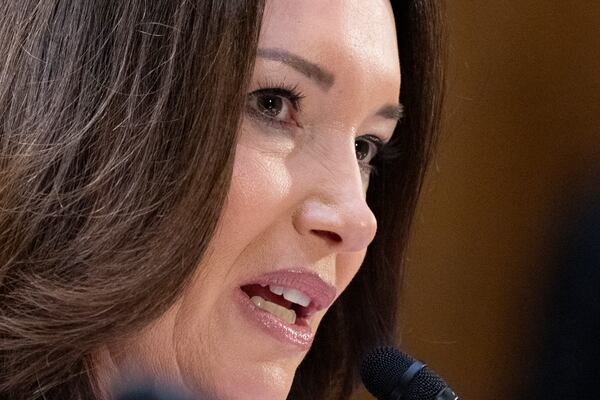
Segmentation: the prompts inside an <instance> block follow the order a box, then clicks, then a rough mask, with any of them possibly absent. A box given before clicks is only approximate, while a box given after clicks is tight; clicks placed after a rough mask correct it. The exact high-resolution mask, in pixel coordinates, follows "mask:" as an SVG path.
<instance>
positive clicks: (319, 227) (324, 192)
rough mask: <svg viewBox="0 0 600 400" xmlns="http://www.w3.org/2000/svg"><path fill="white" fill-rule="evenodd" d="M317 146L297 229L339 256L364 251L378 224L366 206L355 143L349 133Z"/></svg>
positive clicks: (312, 152)
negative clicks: (342, 253)
mask: <svg viewBox="0 0 600 400" xmlns="http://www.w3.org/2000/svg"><path fill="white" fill-rule="evenodd" d="M330 138H331V136H330ZM314 143H315V144H314V145H313V146H311V147H312V151H311V152H310V153H311V156H312V157H311V158H312V160H310V161H312V162H310V163H311V164H312V167H311V168H310V169H309V174H308V180H309V182H307V183H308V185H307V187H309V188H310V191H309V192H308V193H306V197H305V200H304V201H303V204H302V207H301V212H300V213H299V216H298V220H297V221H296V225H297V229H298V230H300V232H301V233H303V234H305V235H312V236H317V237H319V238H320V239H322V240H325V241H326V242H328V243H329V245H331V246H334V247H335V248H336V250H337V251H339V252H354V251H360V250H364V249H365V248H366V247H367V246H368V245H369V243H370V242H371V241H372V240H373V237H374V236H375V232H376V229H377V222H376V220H375V216H374V215H373V213H372V211H371V209H370V208H369V206H368V205H367V202H366V195H365V191H364V182H363V180H362V177H361V172H360V168H359V166H358V163H357V160H356V156H355V150H354V140H353V138H349V135H348V134H347V133H346V135H345V137H344V136H341V135H338V136H337V138H334V139H332V140H329V141H324V140H323V141H315V142H314Z"/></svg>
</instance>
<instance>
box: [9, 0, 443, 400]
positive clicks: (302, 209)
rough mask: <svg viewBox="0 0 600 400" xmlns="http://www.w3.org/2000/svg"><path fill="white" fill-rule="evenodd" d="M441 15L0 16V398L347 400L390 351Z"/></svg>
mask: <svg viewBox="0 0 600 400" xmlns="http://www.w3.org/2000/svg"><path fill="white" fill-rule="evenodd" d="M439 7H440V2H439V1H438V0H414V1H409V0H406V1H398V2H396V1H394V2H393V4H390V2H388V1H387V0H371V1H368V2H365V1H364V0H351V1H347V0H344V1H341V0H339V1H338V0H332V1H321V0H319V1H316V0H315V1H310V0H306V1H300V2H293V3H292V2H287V1H267V2H266V4H262V2H261V1H258V0H253V1H250V0H204V1H183V0H182V1H179V0H178V1H175V0H168V1H167V0H165V1H158V0H155V1H141V0H140V1H137V0H135V1H134V0H131V1H127V2H121V1H114V2H80V1H68V2H64V1H59V0H54V1H44V2H39V1H33V0H32V1H25V0H24V1H19V2H16V1H14V2H4V3H3V5H2V9H1V11H2V13H1V16H0V22H1V24H0V32H1V35H0V49H1V53H0V55H1V59H2V60H3V61H2V64H1V66H0V68H1V71H2V73H1V75H0V76H1V81H0V82H1V84H0V148H1V151H2V152H1V154H2V158H1V162H2V164H1V169H0V172H1V178H0V179H1V180H0V182H2V185H1V187H0V207H1V208H0V210H1V211H0V212H1V214H0V244H1V246H0V298H1V299H0V368H1V370H0V374H1V375H0V393H1V396H2V398H3V399H4V398H6V399H8V398H10V399H35V398H46V399H82V400H83V399H107V398H110V397H111V396H112V391H113V388H114V387H115V385H118V382H119V381H120V380H122V379H123V377H139V376H152V377H154V378H156V379H158V380H160V381H161V382H166V383H168V384H173V385H177V386H179V387H183V388H186V390H188V391H189V392H190V393H194V394H195V395H196V396H197V397H198V398H202V399H284V398H286V396H289V398H294V399H346V398H348V397H349V395H350V393H351V392H352V391H353V389H354V388H356V386H357V385H358V377H357V373H356V371H357V367H358V363H359V360H360V358H361V357H362V355H363V354H364V352H365V351H368V350H369V349H370V348H371V347H372V346H374V345H377V344H380V343H383V342H386V343H388V342H391V341H393V340H394V338H395V337H396V332H395V327H396V313H397V290H398V286H399V284H400V277H401V272H400V264H401V259H402V253H403V249H404V246H405V243H406V238H407V231H408V228H409V225H410V220H411V216H412V214H413V210H414V206H415V200H416V198H417V194H418V191H419V187H420V184H421V180H422V176H423V172H424V169H425V166H426V163H427V160H428V158H429V156H430V152H431V147H432V143H433V140H432V138H433V134H434V132H435V131H436V129H437V124H438V122H437V121H438V117H439V110H440V103H441V95H440V93H441V82H442V76H441V67H440V65H441V64H440V59H441V50H442V49H443V47H442V36H441V29H440V26H439V19H440V10H439ZM401 76H402V90H401V91H400V77H401ZM399 97H400V99H401V102H402V106H401V105H400V103H399V102H398V98H399ZM402 108H403V110H404V119H403V122H402V123H401V124H398V120H399V119H400V117H401V111H402ZM375 169H376V171H375ZM367 246H369V247H368V251H367ZM361 265H362V267H361ZM359 267H360V269H359ZM317 326H318V327H319V328H318V334H316V336H315V333H316V329H317ZM309 349H310V351H309Z"/></svg>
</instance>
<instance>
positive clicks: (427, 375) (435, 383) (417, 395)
mask: <svg viewBox="0 0 600 400" xmlns="http://www.w3.org/2000/svg"><path fill="white" fill-rule="evenodd" d="M446 386H447V385H446V383H445V382H444V381H443V380H442V378H440V377H439V375H437V374H436V373H434V372H433V371H432V370H430V369H429V368H427V367H425V368H423V369H422V370H420V371H419V372H417V374H416V375H415V377H414V379H413V380H412V381H411V382H410V384H409V385H408V387H407V388H406V395H405V399H406V400H435V397H436V395H437V394H438V393H439V392H440V391H441V390H442V389H443V388H445V387H446Z"/></svg>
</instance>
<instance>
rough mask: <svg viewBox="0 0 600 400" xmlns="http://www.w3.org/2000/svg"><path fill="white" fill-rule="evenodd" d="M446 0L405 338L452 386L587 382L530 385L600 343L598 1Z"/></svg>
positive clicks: (516, 392)
mask: <svg viewBox="0 0 600 400" xmlns="http://www.w3.org/2000/svg"><path fill="white" fill-rule="evenodd" d="M448 12H449V19H448V23H449V29H450V34H451V49H450V62H449V75H448V78H449V87H448V92H447V108H446V117H445V130H444V133H443V136H442V140H441V142H440V145H439V150H438V155H437V158H436V159H435V161H434V163H433V165H432V168H431V170H430V173H429V176H428V178H427V181H426V184H425V187H424V192H423V197H422V200H421V205H420V209H419V210H418V212H417V218H416V224H415V231H414V236H413V241H412V244H411V246H410V252H409V253H410V254H409V260H408V272H407V281H406V289H405V293H404V298H405V307H404V310H403V314H404V324H403V332H404V334H403V338H402V342H403V343H404V347H403V349H404V350H406V351H407V352H409V353H411V354H413V355H414V356H415V357H417V358H420V359H422V360H424V361H425V362H426V363H428V364H429V365H430V366H431V367H432V368H433V369H435V370H436V371H438V372H439V373H440V374H441V375H442V376H443V377H444V378H445V379H446V381H448V382H449V383H450V384H451V386H452V387H453V388H454V389H455V390H456V391H457V392H458V393H459V394H460V395H461V399H466V400H497V399H537V398H539V399H542V398H544V399H550V398H552V399H554V398H557V399H558V398H565V399H567V398H569V399H576V398H577V399H581V400H583V399H587V398H590V399H591V398H596V397H597V396H592V397H585V395H584V394H583V392H581V393H579V394H577V392H576V391H575V390H573V388H571V391H570V392H569V391H564V393H567V394H566V395H563V397H558V396H559V395H560V394H561V393H562V392H561V390H562V389H556V388H553V390H552V391H554V395H555V397H552V396H545V397H544V396H543V395H542V394H540V393H542V391H540V386H542V385H545V384H550V383H552V382H554V383H555V384H556V385H558V383H557V381H558V380H557V379H554V378H553V377H554V375H553V374H558V375H561V374H562V375H563V376H564V377H565V378H567V379H568V380H570V382H571V383H574V382H573V379H576V378H575V377H576V376H580V378H581V373H580V370H579V369H580V368H583V366H580V365H577V366H575V364H577V363H579V362H582V358H581V357H578V356H577V355H580V356H583V355H585V354H587V353H589V354H598V352H599V350H596V348H600V345H598V344H597V343H595V342H596V341H597V338H600V323H599V322H598V318H600V311H598V310H599V306H600V305H599V303H600V298H599V297H598V296H599V295H600V280H599V279H598V271H599V270H600V262H599V261H598V259H599V254H600V237H599V236H600V234H599V233H598V230H599V229H600V227H598V224H599V223H600V222H595V221H600V218H594V217H593V216H594V215H595V216H598V215H600V211H594V207H596V209H597V210H600V202H598V201H596V200H595V199H596V198H598V197H595V196H597V195H598V194H600V1H597V0H571V1H548V0H519V1H507V0H489V1H485V2H483V1H474V0H471V1H469V0H462V1H448ZM408 79H410V78H408ZM594 235H595V236H594ZM594 263H595V264H594ZM577 277H579V278H580V279H577ZM594 279H595V281H594ZM593 282H595V283H593ZM578 285H588V286H589V287H588V288H587V289H585V288H584V289H580V287H579V286H578ZM596 311H598V313H596ZM586 324H587V325H586ZM586 340H588V342H586ZM588 344H589V346H590V347H589V349H588V348H587V347H586V346H588ZM586 349H587V350H588V351H586ZM574 355H575V356H574ZM598 359H600V356H599V357H598V358H597V359H596V360H594V362H597V360H598ZM590 368H592V367H591V366H590ZM593 370H594V371H593V373H595V374H596V375H595V376H596V377H598V372H597V371H598V370H600V368H598V367H597V366H594V367H593ZM568 371H570V373H571V374H572V375H571V376H569V375H568V374H567V372H568ZM584 378H587V379H592V377H591V375H588V376H586V377H584ZM577 379H579V378H577ZM582 379H583V378H582ZM598 381H600V378H598V379H596V382H598ZM549 382H550V383H549ZM594 384H595V383H594ZM547 391H550V390H547ZM569 393H570V395H569ZM536 396H537V397H536ZM356 398H357V399H371V397H370V396H368V395H365V394H360V395H358V396H357V397H356Z"/></svg>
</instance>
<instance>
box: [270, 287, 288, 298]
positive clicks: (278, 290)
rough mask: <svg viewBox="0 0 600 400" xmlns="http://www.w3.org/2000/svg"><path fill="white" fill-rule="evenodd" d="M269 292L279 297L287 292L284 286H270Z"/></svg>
mask: <svg viewBox="0 0 600 400" xmlns="http://www.w3.org/2000/svg"><path fill="white" fill-rule="evenodd" d="M269 290H270V291H271V292H273V293H275V294H278V295H279V296H281V295H282V294H283V291H284V290H285V289H284V288H283V286H273V285H269Z"/></svg>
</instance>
